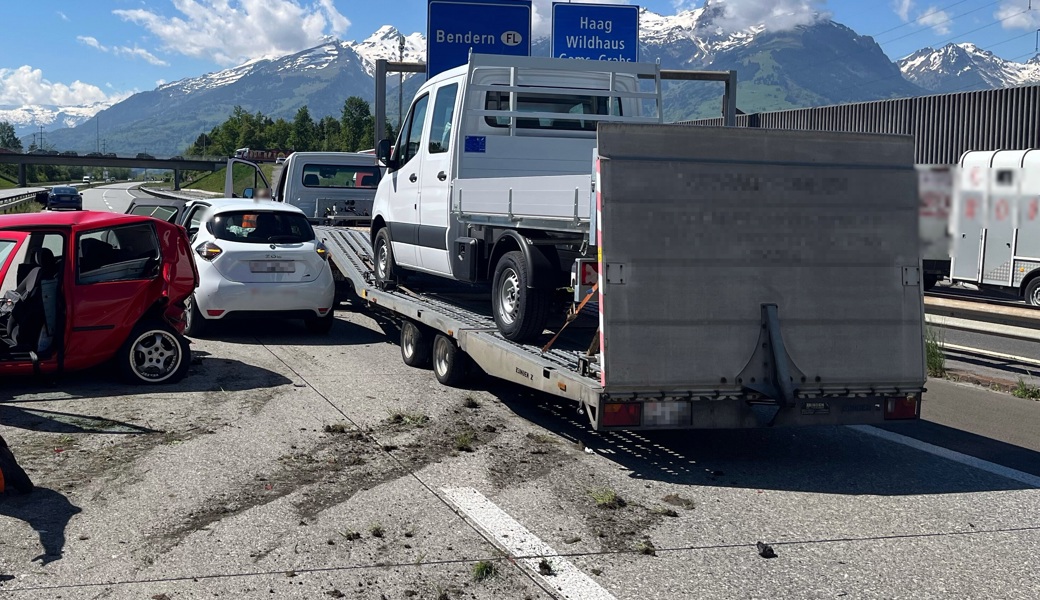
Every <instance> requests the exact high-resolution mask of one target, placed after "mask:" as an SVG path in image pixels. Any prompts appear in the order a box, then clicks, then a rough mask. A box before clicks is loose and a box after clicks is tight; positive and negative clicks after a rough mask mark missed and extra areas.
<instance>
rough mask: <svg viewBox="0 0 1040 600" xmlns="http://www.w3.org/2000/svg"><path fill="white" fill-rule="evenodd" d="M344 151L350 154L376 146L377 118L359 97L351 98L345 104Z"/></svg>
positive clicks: (342, 119) (343, 121)
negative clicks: (374, 139) (374, 138)
mask: <svg viewBox="0 0 1040 600" xmlns="http://www.w3.org/2000/svg"><path fill="white" fill-rule="evenodd" d="M340 120H341V122H342V123H343V149H344V150H346V151H348V152H353V151H355V150H364V149H366V148H371V147H373V146H374V142H373V141H372V138H373V136H374V129H375V118H374V117H373V116H372V110H371V109H370V108H369V106H368V102H365V100H364V99H362V98H361V97H359V96H351V97H349V98H347V100H346V101H345V102H344V103H343V116H342V117H341V119H340Z"/></svg>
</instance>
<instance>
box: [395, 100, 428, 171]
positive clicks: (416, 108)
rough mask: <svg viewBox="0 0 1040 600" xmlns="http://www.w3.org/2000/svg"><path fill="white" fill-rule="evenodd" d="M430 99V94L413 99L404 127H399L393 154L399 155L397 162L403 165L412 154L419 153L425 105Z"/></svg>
mask: <svg viewBox="0 0 1040 600" xmlns="http://www.w3.org/2000/svg"><path fill="white" fill-rule="evenodd" d="M429 100H430V96H429V95H428V94H427V95H424V96H423V97H421V98H419V99H418V100H416V101H415V104H413V105H412V109H411V110H410V111H408V118H406V119H405V124H406V125H407V126H406V127H403V128H402V129H401V136H400V137H399V138H398V142H397V147H396V148H394V154H396V155H397V156H398V157H399V159H400V160H399V164H400V165H401V166H404V164H405V163H407V162H408V161H409V160H411V159H412V157H413V156H415V155H416V154H418V153H419V143H420V141H421V140H422V134H423V124H424V123H426V105H427V103H428V102H429ZM402 140H407V141H406V143H403V144H402V143H401V141H402Z"/></svg>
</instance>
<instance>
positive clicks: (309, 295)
mask: <svg viewBox="0 0 1040 600" xmlns="http://www.w3.org/2000/svg"><path fill="white" fill-rule="evenodd" d="M184 217H185V218H184V221H183V222H184V223H185V225H186V227H187V228H188V235H189V236H190V237H191V247H192V248H193V249H194V250H195V264H196V265H198V270H199V286H198V287H197V288H196V289H195V293H194V294H192V296H191V297H190V298H189V299H188V300H187V302H186V303H187V305H188V307H187V308H188V310H187V311H185V318H186V319H187V326H186V327H185V330H184V333H185V334H186V335H190V336H193V337H198V336H200V335H201V334H202V333H203V332H204V331H205V328H206V326H207V325H208V324H209V323H211V322H213V321H220V320H224V319H227V318H233V317H237V316H247V317H258V316H259V317H268V316H275V317H284V318H299V319H303V321H304V323H305V324H306V325H307V329H308V330H310V331H312V332H314V333H326V332H328V331H329V329H331V328H332V324H333V322H334V320H335V316H334V314H333V312H334V307H333V303H334V302H335V295H336V285H335V282H334V281H333V279H332V269H331V267H330V266H329V262H328V250H327V249H326V248H325V245H324V244H322V243H321V242H320V241H319V240H318V239H317V238H316V237H315V235H314V230H313V229H311V226H310V223H308V222H307V217H306V216H305V215H304V214H303V211H301V210H300V209H298V208H296V207H294V206H291V205H288V204H284V203H281V202H272V201H270V200H244V199H221V200H215V201H206V202H202V203H199V204H197V205H193V206H191V207H190V208H189V209H188V212H187V213H186V214H185V215H184Z"/></svg>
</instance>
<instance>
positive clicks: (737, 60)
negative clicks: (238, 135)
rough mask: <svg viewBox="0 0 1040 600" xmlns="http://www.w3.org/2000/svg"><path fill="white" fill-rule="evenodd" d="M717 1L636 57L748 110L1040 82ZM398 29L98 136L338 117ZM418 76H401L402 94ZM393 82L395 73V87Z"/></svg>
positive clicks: (679, 110) (681, 111) (284, 61)
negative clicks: (750, 21)
mask: <svg viewBox="0 0 1040 600" xmlns="http://www.w3.org/2000/svg"><path fill="white" fill-rule="evenodd" d="M722 10H723V6H722V5H716V4H714V3H709V4H707V5H706V6H705V7H702V8H697V9H693V10H685V11H681V12H678V13H677V14H675V15H671V16H664V15H659V14H655V13H652V12H650V11H648V10H646V9H642V10H641V13H640V31H641V40H640V57H641V60H643V61H646V62H655V61H657V62H660V64H661V66H662V67H663V68H668V69H677V68H685V69H715V70H729V69H735V70H736V71H737V74H738V92H737V106H738V107H739V108H740V109H741V110H743V111H744V112H756V111H770V110H781V109H787V108H796V107H803V106H821V105H828V104H838V103H844V102H856V101H863V100H877V99H883V98H893V97H904V96H914V95H920V94H923V93H927V91H930V90H934V91H945V90H947V89H949V88H950V87H952V86H959V87H964V86H965V85H968V84H971V85H975V84H976V81H975V80H972V79H971V78H972V77H975V78H977V85H978V86H980V87H987V88H988V87H996V86H1005V85H1020V84H1022V83H1028V82H1033V81H1037V82H1040V57H1038V58H1035V59H1033V60H1032V61H1030V62H1029V63H1025V64H1022V63H1013V62H1008V61H1004V60H1002V59H999V58H998V57H995V56H993V55H992V54H991V53H988V52H986V51H984V50H980V49H978V48H975V47H974V46H971V45H970V44H961V45H958V46H947V47H945V48H943V49H941V50H939V51H936V50H933V49H931V48H926V49H924V50H922V51H920V52H917V53H915V54H913V55H911V56H909V57H907V58H905V59H903V60H902V61H900V62H899V65H898V66H897V65H896V63H894V62H892V60H891V59H890V58H888V57H887V56H886V55H885V54H884V52H883V51H882V50H881V48H880V46H878V45H877V43H876V42H875V41H874V40H873V39H872V38H870V37H867V36H861V35H859V34H858V33H856V32H855V31H853V30H852V29H850V28H848V27H846V26H844V25H841V24H840V23H836V22H834V21H831V20H829V19H827V18H826V17H825V16H823V15H817V16H816V18H815V20H814V21H813V22H811V23H808V24H804V25H799V26H794V27H788V28H786V29H784V30H779V31H778V30H777V29H776V27H775V26H773V27H767V26H766V25H765V24H759V25H755V26H751V27H747V28H744V29H742V30H738V31H731V30H730V28H728V27H724V26H723V25H724V24H725V23H726V19H725V16H726V15H725V14H724V13H723V12H722ZM400 35H401V34H400V33H399V32H398V30H397V29H395V28H394V27H392V26H389V25H387V26H384V27H380V28H379V29H378V30H377V31H376V32H375V33H373V34H372V35H371V36H369V37H367V38H365V39H363V40H361V41H341V40H337V39H333V38H326V39H324V40H323V41H322V43H321V44H319V45H317V46H315V47H313V48H309V49H307V50H303V51H301V52H297V53H295V54H291V55H288V56H281V57H264V58H260V59H256V60H253V61H251V62H248V63H245V64H243V65H239V66H237V67H233V68H230V69H225V70H222V71H217V72H214V73H208V74H206V75H202V76H199V77H191V78H186V79H182V80H180V81H175V82H173V83H168V84H165V85H162V86H160V87H158V88H156V89H154V90H151V91H148V92H141V93H138V94H134V95H133V96H131V97H130V98H128V99H126V100H124V101H123V102H120V103H118V104H116V105H114V106H112V107H110V108H107V110H104V111H103V112H102V113H101V123H102V129H106V124H107V128H108V131H102V132H101V134H102V137H105V138H106V139H107V141H108V147H109V148H111V149H113V150H114V151H116V152H141V151H146V152H150V153H153V154H162V153H166V154H178V153H181V152H183V150H184V148H185V147H187V146H188V145H189V144H190V143H191V142H192V141H194V139H195V138H196V137H197V136H198V135H199V134H200V133H203V132H208V131H209V130H210V129H212V128H213V127H214V126H216V125H218V124H220V123H222V122H224V121H225V120H226V119H227V117H228V116H229V115H230V114H232V112H233V111H234V110H235V109H236V107H240V108H241V109H242V110H245V111H247V112H250V113H255V112H257V111H259V112H262V113H263V114H264V115H266V116H269V117H272V118H279V117H281V118H285V119H287V120H291V119H292V118H293V116H294V115H295V113H296V111H297V110H298V109H299V108H300V107H301V106H305V105H306V106H307V107H308V109H309V112H310V115H311V117H312V118H313V119H315V120H318V119H321V118H323V117H325V116H330V115H331V116H334V117H337V118H338V117H339V116H340V114H341V112H342V108H343V103H344V101H345V100H346V98H348V97H349V96H360V97H362V98H364V99H366V100H371V99H372V95H373V93H374V87H375V86H374V82H373V79H372V78H373V74H374V71H375V62H376V60H377V59H381V58H382V59H387V60H397V59H398V57H399V54H398V53H399V46H398V44H399V39H400V38H399V36H400ZM404 41H405V47H404V57H403V58H404V60H405V61H406V62H425V58H426V56H425V55H426V39H425V36H423V35H422V34H421V33H412V34H410V35H407V36H405V38H404ZM532 51H533V53H534V54H535V55H547V54H548V51H549V43H548V40H547V39H536V40H534V42H533V44H532ZM901 69H902V70H901ZM421 80H422V78H421V77H413V78H412V79H411V81H408V80H406V81H405V89H404V97H405V98H409V97H411V95H412V93H413V92H414V91H415V89H416V88H417V87H418V85H419V83H420V82H421ZM394 83H396V82H395V81H389V82H388V84H389V85H390V87H391V88H392V87H393V84H394ZM720 93H721V92H720V90H719V89H718V86H712V85H710V84H699V83H696V82H689V83H683V84H672V83H669V84H668V85H667V86H666V88H665V108H666V111H665V117H666V118H667V119H669V120H679V119H689V118H700V117H705V116H717V115H718V114H720V98H719V96H720ZM391 95H392V96H396V94H388V97H389V96H391ZM392 100H396V98H393V99H392ZM397 113H398V110H397V109H396V106H388V114H391V115H393V116H394V117H396V115H397ZM70 114H75V113H70ZM91 114H92V113H91ZM3 118H4V116H3V114H2V113H0V119H3ZM87 129H89V131H87ZM81 130H82V131H81ZM47 139H48V142H52V143H54V144H56V147H58V148H60V149H71V150H80V149H83V148H92V147H93V146H94V144H95V141H96V132H95V131H94V129H93V127H74V128H71V129H63V130H60V131H55V132H53V133H52V134H50V135H49V136H48V138H47Z"/></svg>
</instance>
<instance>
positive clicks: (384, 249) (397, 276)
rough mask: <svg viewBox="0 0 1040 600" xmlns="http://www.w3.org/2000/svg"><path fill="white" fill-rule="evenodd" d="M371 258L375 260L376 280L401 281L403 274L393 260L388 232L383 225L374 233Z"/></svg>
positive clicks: (380, 281) (381, 281)
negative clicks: (374, 239) (374, 241)
mask: <svg viewBox="0 0 1040 600" xmlns="http://www.w3.org/2000/svg"><path fill="white" fill-rule="evenodd" d="M372 260H373V261H374V262H375V271H376V282H377V283H380V284H384V283H401V282H403V281H404V276H403V274H402V273H401V269H400V267H398V266H397V263H396V262H395V261H394V248H393V246H392V245H391V244H390V233H389V232H388V230H387V228H386V227H384V228H382V229H380V230H379V232H378V233H376V243H375V245H374V246H373V247H372Z"/></svg>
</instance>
